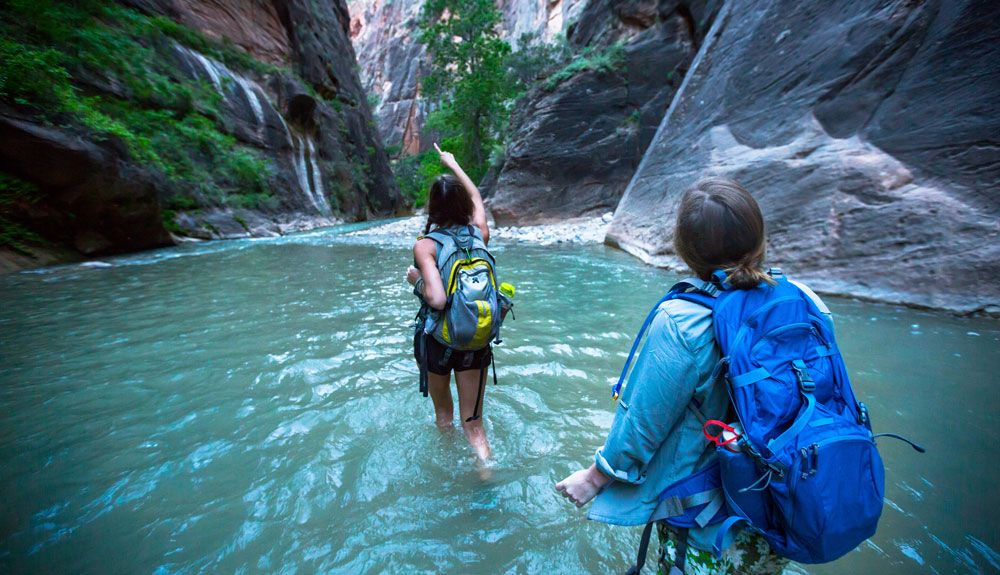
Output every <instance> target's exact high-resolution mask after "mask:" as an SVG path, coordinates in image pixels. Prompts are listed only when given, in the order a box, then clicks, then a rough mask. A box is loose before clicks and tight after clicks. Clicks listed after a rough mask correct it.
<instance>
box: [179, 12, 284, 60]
mask: <svg viewBox="0 0 1000 575" xmlns="http://www.w3.org/2000/svg"><path fill="white" fill-rule="evenodd" d="M176 6H177V8H176V18H177V19H179V20H180V22H181V23H182V24H184V25H186V26H189V27H191V28H194V29H196V30H201V31H202V32H204V33H205V34H206V35H207V36H209V37H212V38H216V39H218V40H223V39H225V40H229V41H231V42H232V43H234V44H236V45H237V46H240V47H241V48H243V49H244V50H246V51H247V52H249V53H251V54H253V55H254V56H255V57H256V58H257V59H258V60H262V61H264V62H270V63H272V64H287V63H288V62H290V61H291V47H290V46H289V38H288V33H287V32H286V28H285V25H284V24H283V23H282V21H281V19H280V17H279V16H278V8H277V3H275V2H272V1H271V0H177V2H176ZM171 12H173V10H171Z"/></svg>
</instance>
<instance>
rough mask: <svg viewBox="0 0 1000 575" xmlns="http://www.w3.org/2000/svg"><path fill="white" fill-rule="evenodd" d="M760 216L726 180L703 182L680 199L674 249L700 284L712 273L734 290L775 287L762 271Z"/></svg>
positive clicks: (747, 197)
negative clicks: (763, 285)
mask: <svg viewBox="0 0 1000 575" xmlns="http://www.w3.org/2000/svg"><path fill="white" fill-rule="evenodd" d="M765 243H766V236H765V232H764V217H763V216H762V215H761V213H760V206H758V205H757V201H756V200H754V199H753V196H751V195H750V193H749V192H747V191H746V190H744V189H743V187H742V186H740V185H739V184H738V183H737V182H735V181H733V180H730V179H727V178H707V179H704V180H701V181H699V182H698V183H696V184H695V185H694V186H693V187H692V188H690V189H689V190H688V191H686V192H684V196H683V197H682V198H681V205H680V208H679V209H678V211H677V225H676V227H675V229H674V250H675V251H676V252H677V255H679V256H680V257H681V259H683V260H684V263H686V264H687V265H688V266H689V267H690V268H691V270H692V271H694V273H695V274H697V276H698V277H699V278H701V279H703V280H708V279H711V277H712V273H713V272H714V271H715V270H718V269H721V270H723V271H724V272H725V273H726V281H727V282H728V283H729V284H730V285H732V286H733V287H735V288H738V289H751V288H754V287H757V286H758V285H759V284H760V282H762V281H763V282H767V283H774V280H772V279H771V276H769V275H767V274H766V273H765V272H764V271H763V269H762V267H763V265H764V255H765V250H766V246H765Z"/></svg>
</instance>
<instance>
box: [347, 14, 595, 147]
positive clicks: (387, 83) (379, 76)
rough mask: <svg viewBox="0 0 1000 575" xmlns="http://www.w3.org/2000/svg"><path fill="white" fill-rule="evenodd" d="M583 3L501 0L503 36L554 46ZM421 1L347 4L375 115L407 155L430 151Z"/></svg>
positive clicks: (389, 139) (392, 141)
mask: <svg viewBox="0 0 1000 575" xmlns="http://www.w3.org/2000/svg"><path fill="white" fill-rule="evenodd" d="M584 3H585V2H584V0H501V1H500V3H499V7H500V10H501V12H502V14H503V23H502V24H501V36H503V37H504V38H505V39H507V40H508V41H510V42H512V43H513V44H515V47H516V43H517V40H518V39H519V38H520V37H521V35H522V34H532V35H534V36H535V37H536V38H538V39H539V40H541V41H546V42H550V41H552V40H554V39H555V38H556V37H557V36H559V35H560V34H562V33H563V32H564V31H565V30H566V28H567V26H569V25H570V24H571V23H572V21H573V20H574V19H575V18H576V17H577V15H578V14H579V13H580V11H581V10H582V9H583V6H584ZM422 7H423V2H422V1H421V0H412V1H406V2H401V1H393V0H349V1H348V8H349V9H350V13H351V24H350V34H351V39H352V41H353V42H354V48H355V50H356V51H357V54H358V63H359V65H360V66H361V78H362V82H363V85H364V89H365V91H366V92H367V93H368V94H371V95H372V97H373V99H377V101H378V103H377V105H376V106H375V109H374V113H375V117H376V119H377V121H378V126H379V133H380V134H381V136H382V139H383V141H384V142H385V144H386V146H390V147H395V146H399V147H400V149H401V150H402V151H405V152H406V153H410V154H413V153H417V152H419V151H422V150H426V149H428V148H430V147H431V143H432V142H431V140H432V135H430V134H425V133H424V131H423V125H424V120H425V119H426V116H427V112H428V109H427V104H426V102H425V101H424V100H423V98H421V97H420V77H421V75H422V73H423V71H424V70H425V68H426V66H427V55H426V54H425V50H424V48H423V46H422V45H421V44H420V43H419V42H418V41H417V34H418V31H417V27H416V20H417V18H418V17H419V16H420V10H421V9H422Z"/></svg>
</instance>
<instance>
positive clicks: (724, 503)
mask: <svg viewBox="0 0 1000 575" xmlns="http://www.w3.org/2000/svg"><path fill="white" fill-rule="evenodd" d="M765 243H766V238H765V228H764V220H763V216H762V215H761V210H760V207H759V206H758V204H757V202H756V201H755V200H754V198H753V197H752V196H751V195H750V194H749V193H747V191H746V190H744V189H743V188H742V187H741V186H740V185H739V184H738V183H736V182H735V181H732V180H728V179H723V178H711V179H706V180H702V181H700V182H698V183H697V184H695V186H694V187H693V188H691V189H690V190H688V191H687V192H686V193H685V194H684V195H683V197H682V199H681V201H680V205H679V207H678V210H677V216H676V226H675V229H674V247H675V250H676V253H677V255H678V256H680V257H681V259H683V261H684V262H685V263H686V264H687V265H688V267H690V269H691V270H692V271H693V272H694V273H695V275H696V276H697V277H695V278H691V279H689V280H685V281H684V282H682V283H680V284H678V285H677V286H675V287H674V288H672V290H671V293H670V294H668V296H666V297H665V298H664V299H663V300H662V301H661V303H660V304H658V306H657V307H656V308H654V310H653V312H651V314H650V317H649V318H648V319H647V324H646V326H644V329H646V328H648V331H646V334H647V336H646V340H645V345H644V346H643V347H642V349H641V352H640V353H639V354H638V355H637V356H635V357H636V359H635V362H634V364H633V367H632V369H631V371H630V372H629V371H628V366H629V363H628V362H627V363H626V367H625V371H623V373H622V378H621V379H622V380H625V379H626V374H628V378H627V380H628V385H627V386H625V387H624V390H622V386H621V382H619V385H618V386H616V389H615V390H614V391H615V398H616V399H617V400H618V407H617V412H616V414H615V418H614V422H613V424H612V426H611V429H610V431H609V433H608V437H607V439H606V441H605V443H604V445H603V446H602V447H601V448H600V449H598V450H597V453H596V457H595V461H594V463H593V464H592V465H591V466H590V467H589V468H587V469H583V470H581V471H577V472H576V473H573V474H571V475H570V476H568V477H566V478H565V479H563V480H562V481H560V482H559V483H557V484H556V486H555V487H556V490H557V491H558V492H560V493H561V494H562V495H563V496H564V497H567V498H569V499H570V500H572V501H573V502H574V503H575V504H576V505H577V506H578V507H582V506H583V505H585V504H587V503H588V502H590V501H591V500H593V505H592V507H591V509H590V511H589V514H588V518H590V519H594V520H597V521H602V522H605V523H610V524H614V525H643V524H645V525H647V528H646V531H645V532H644V534H643V544H642V548H641V549H640V553H639V557H638V559H637V562H636V565H635V566H633V568H632V570H631V571H630V572H631V573H636V572H638V571H639V570H641V568H642V563H644V562H645V555H646V545H647V544H648V541H649V535H650V529H651V528H652V526H653V525H654V524H655V525H656V526H657V532H658V535H659V539H660V543H661V548H660V553H659V558H658V559H659V561H658V565H659V569H660V572H661V573H663V574H664V575H666V574H667V573H670V574H671V575H675V574H678V573H685V574H687V575H702V574H705V575H707V574H710V573H711V574H714V575H719V574H734V573H740V574H774V573H780V572H782V570H783V569H784V567H785V566H786V565H787V564H788V562H789V559H787V558H786V557H787V555H786V554H785V553H782V554H780V555H779V554H778V553H776V552H775V550H773V549H772V546H771V545H769V542H770V541H772V539H770V538H765V536H764V535H763V532H762V531H761V530H760V529H757V528H755V529H743V530H739V531H737V530H736V529H732V530H731V529H730V528H732V527H738V526H740V524H741V523H742V522H745V517H742V516H740V517H738V518H734V519H731V520H730V519H729V518H728V517H726V513H736V512H735V511H733V510H732V509H730V506H729V503H730V501H728V500H727V499H726V498H725V496H726V495H728V491H727V492H723V490H722V488H721V485H719V482H720V481H721V480H720V479H719V477H720V472H719V465H720V460H723V459H725V458H726V455H725V454H727V453H730V452H732V455H733V457H736V454H737V453H740V455H741V456H743V455H746V457H744V459H746V461H750V464H748V465H749V466H750V467H752V468H753V470H752V471H751V472H750V473H751V474H750V475H749V477H751V479H748V480H745V481H744V483H743V484H741V485H739V486H738V489H736V490H734V493H735V492H737V491H740V490H744V493H746V494H754V496H756V497H759V496H758V495H756V494H757V493H764V492H765V491H766V490H767V489H768V487H769V485H771V484H773V485H779V484H780V483H781V482H782V481H784V479H779V475H780V477H782V478H785V477H790V473H787V472H788V468H787V467H783V465H782V464H781V463H780V462H778V460H777V459H775V460H774V462H773V463H769V461H771V460H768V459H766V458H765V457H764V456H763V455H761V456H760V457H759V459H751V458H750V457H749V455H747V454H745V453H743V452H742V451H741V450H744V449H746V450H748V451H749V450H751V449H753V445H755V444H754V443H752V442H750V441H749V439H753V438H749V437H748V438H746V439H747V441H744V440H743V439H744V438H741V437H740V434H741V433H742V430H741V428H740V426H739V425H738V424H736V423H735V422H736V421H737V420H738V419H739V418H737V416H736V415H737V414H735V413H734V411H733V406H732V402H731V400H730V395H729V393H730V392H729V390H728V388H727V386H728V382H727V378H726V377H725V376H726V374H725V373H720V371H724V370H725V368H726V367H727V365H726V362H720V359H722V358H723V352H724V351H726V350H724V349H722V348H720V345H719V344H718V343H717V340H716V335H717V329H713V328H716V327H719V326H715V325H714V320H716V319H718V316H719V314H720V313H721V312H719V311H718V310H717V309H716V310H714V313H713V309H712V305H713V304H712V303H711V302H709V303H707V304H706V303H705V301H703V300H710V299H711V298H713V297H715V296H716V295H717V294H719V293H722V291H721V290H727V293H731V294H732V293H736V294H737V295H736V296H733V297H737V296H742V295H748V294H751V293H756V292H760V293H762V294H765V295H764V296H762V297H767V296H766V294H767V293H768V292H771V291H774V290H780V289H786V288H787V289H788V290H794V291H795V294H797V295H791V296H789V295H787V294H786V295H784V296H782V297H779V298H778V299H779V300H782V301H781V302H776V303H782V304H784V303H788V304H794V305H796V306H799V308H801V309H802V310H807V311H808V312H810V313H812V315H810V316H809V317H813V320H811V321H815V322H820V323H822V324H827V323H829V321H830V320H829V318H828V314H829V310H828V309H827V308H826V307H825V306H824V305H823V304H822V303H821V302H820V301H819V300H818V298H817V297H816V295H815V294H814V293H812V292H811V291H810V290H808V288H805V287H804V286H801V284H795V286H791V285H789V284H788V281H787V280H785V279H784V278H778V279H777V280H776V277H772V275H770V274H769V273H768V272H766V271H764V268H763V263H764V256H765ZM779 273H780V272H779ZM776 276H777V274H776ZM779 284H781V286H779ZM782 286H784V287H782ZM788 293H791V292H788ZM800 296H801V299H803V300H808V301H802V302H799V301H797V299H796V298H800ZM720 299H721V298H720ZM785 300H788V301H785ZM792 300H796V301H792ZM769 305H770V306H772V309H777V307H773V306H774V304H773V303H772V304H765V305H764V306H762V307H767V306H769ZM730 307H733V306H730ZM778 307H780V306H778ZM797 309H798V308H797ZM803 313H806V312H805V311H804V312H803ZM814 316H815V317H814ZM816 317H821V318H822V319H815V318H816ZM719 321H722V320H721V319H720V320H719ZM796 325H798V324H796ZM820 328H821V329H822V330H823V331H824V333H827V332H826V331H825V330H826V329H827V328H825V327H823V326H820ZM782 329H785V328H779V330H778V331H780V330H782ZM796 329H797V328H796ZM808 329H809V330H815V329H816V327H815V326H813V325H812V324H810V327H809V328H808ZM784 333H790V332H788V331H787V330H786V331H785V332H784ZM810 333H812V332H810ZM828 333H830V337H831V338H832V331H831V332H828ZM641 336H642V332H640V337H639V338H637V340H636V344H635V345H634V346H633V350H632V354H633V355H634V354H635V352H636V349H637V347H638V344H639V339H641ZM766 337H769V336H765V338H764V339H766ZM778 337H780V335H779V336H778ZM810 337H812V336H811V335H810ZM810 341H811V340H810ZM761 345H763V346H764V347H767V346H768V345H770V344H769V343H767V342H765V343H764V344H761ZM810 345H813V344H810ZM831 345H832V343H831ZM813 347H816V348H817V349H819V346H816V345H813ZM822 353H826V352H823V351H822V350H821V351H818V352H814V351H812V350H811V349H810V350H809V351H807V352H803V355H804V356H808V357H807V358H806V359H807V361H808V362H809V367H810V368H816V369H819V367H817V366H819V363H820V362H822V361H825V359H824V358H821V357H819V356H820V355H821V354H822ZM631 358H632V355H630V361H631ZM824 365H825V364H824ZM793 367H794V366H793ZM774 369H775V373H777V368H774ZM789 369H791V367H790V368H789ZM758 373H759V372H758ZM771 375H774V374H771ZM779 375H781V377H784V375H783V374H779ZM775 377H776V378H777V379H780V378H779V377H778V376H777V375H775ZM818 379H820V377H819V374H817V380H818ZM793 381H794V378H793ZM751 383H754V382H751ZM847 387H848V390H849V385H848V386H847ZM751 388H752V385H748V386H747V389H751ZM619 393H620V396H619V395H618V394H619ZM802 393H806V392H802ZM847 393H850V392H849V391H848V392H847ZM799 394H800V391H799V390H798V389H793V390H792V391H790V392H789V397H792V396H793V395H794V397H792V400H793V401H795V402H796V404H795V405H796V407H795V409H798V408H799V407H798V406H799V404H800V403H803V404H804V402H801V401H800V400H799ZM851 399H852V400H853V396H851ZM844 409H845V410H844V413H845V414H846V413H847V410H846V408H844ZM850 409H852V410H853V409H855V406H854V405H852V406H850ZM850 416H851V417H854V416H855V412H851V415H850ZM830 419H831V421H835V422H837V421H839V420H838V419H836V418H835V417H832V416H831V418H830ZM821 424H823V423H822V422H821ZM868 433H869V435H870V432H868ZM747 435H749V434H747ZM709 439H711V441H709ZM737 440H738V441H737ZM869 441H870V439H869ZM872 445H873V444H872ZM813 446H815V444H813ZM762 449H763V448H762ZM872 450H874V448H873V447H872ZM720 453H722V454H723V455H720ZM859 453H860V452H859ZM806 454H807V456H808V455H814V454H815V450H814V451H813V452H809V451H808V450H806ZM755 455H758V454H756V453H755ZM767 455H768V456H771V455H772V454H767ZM823 455H824V454H821V455H820V457H819V460H820V462H821V463H820V465H822V463H823V461H822V459H823ZM861 457H865V458H870V457H871V456H870V454H868V452H867V451H866V452H865V453H864V454H863V455H862V456H861ZM875 457H876V458H877V453H876V454H875ZM740 461H742V459H741V460H740ZM807 464H808V462H807V463H804V464H802V465H807ZM768 465H773V466H774V468H775V471H774V472H773V473H772V470H771V469H770V468H769V467H768ZM796 465H799V463H796ZM873 465H874V463H873ZM878 467H879V469H881V461H878ZM782 469H783V471H782ZM802 470H803V471H804V473H805V475H807V476H808V471H809V469H807V467H802ZM797 471H798V468H796V479H797V478H798V473H797ZM810 479H811V477H810ZM803 481H806V480H803ZM876 483H877V481H876ZM692 486H693V487H692ZM875 487H877V490H881V486H880V485H878V486H875ZM877 495H878V497H879V502H878V504H879V506H881V499H880V498H881V493H878V494H877ZM768 497H770V496H768ZM854 509H857V508H854ZM876 521H877V515H876ZM754 527H760V526H757V525H754ZM761 529H763V527H761ZM872 530H874V528H872ZM730 531H731V532H730ZM727 532H730V533H728V534H727ZM868 535H870V533H869V534H867V535H864V537H867V536H868ZM864 537H862V539H863V538H864ZM856 544H857V543H854V545H856ZM852 547H853V545H852ZM713 549H714V551H715V552H714V553H713ZM783 551H784V549H783ZM845 552H846V551H845Z"/></svg>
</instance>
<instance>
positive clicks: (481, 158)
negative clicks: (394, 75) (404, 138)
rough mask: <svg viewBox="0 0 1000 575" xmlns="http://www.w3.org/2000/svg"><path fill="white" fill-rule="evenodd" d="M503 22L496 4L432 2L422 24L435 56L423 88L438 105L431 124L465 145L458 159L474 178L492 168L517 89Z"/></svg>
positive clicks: (468, 0)
mask: <svg viewBox="0 0 1000 575" xmlns="http://www.w3.org/2000/svg"><path fill="white" fill-rule="evenodd" d="M499 23H500V13H499V12H498V11H497V9H496V6H495V4H494V2H493V0H428V1H427V2H426V3H425V4H424V7H423V12H422V13H421V16H420V20H419V28H420V41H421V42H422V43H423V44H425V45H426V46H427V49H428V51H429V52H430V55H431V66H430V71H429V73H428V75H427V76H425V77H424V79H423V90H424V94H425V96H426V97H427V98H428V100H429V101H431V102H433V103H435V104H436V105H437V109H436V110H435V111H434V112H433V116H434V118H432V122H431V123H432V124H434V125H436V126H438V128H439V129H440V130H441V131H442V132H443V135H444V136H446V137H450V138H453V139H454V141H456V143H458V144H459V146H458V151H457V153H456V154H455V155H456V156H457V157H458V159H459V161H460V162H461V163H462V165H463V166H464V167H465V169H466V171H467V172H468V173H469V176H470V177H472V178H473V180H478V179H480V178H481V177H482V176H483V174H485V172H486V169H487V167H488V166H489V153H490V150H492V149H493V147H494V145H495V144H496V143H497V142H498V141H500V138H501V134H502V132H503V129H504V128H505V124H506V121H507V118H508V116H509V103H510V101H511V98H512V97H513V96H514V95H515V93H516V90H517V87H516V86H515V85H512V83H511V82H510V81H509V78H508V72H507V58H508V56H509V55H510V53H511V48H510V45H509V44H508V43H507V42H505V41H504V40H502V39H501V38H500V36H499V33H498V25H499Z"/></svg>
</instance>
